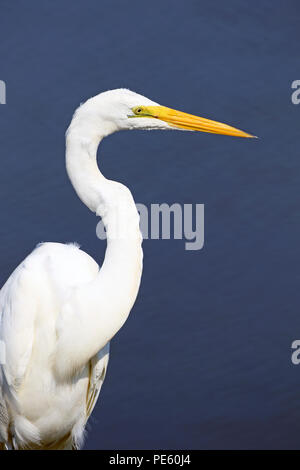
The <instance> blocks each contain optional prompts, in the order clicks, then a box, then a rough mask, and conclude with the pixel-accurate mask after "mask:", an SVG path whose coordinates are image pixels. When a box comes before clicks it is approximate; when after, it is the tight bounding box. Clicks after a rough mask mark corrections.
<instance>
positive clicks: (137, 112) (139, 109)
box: [132, 106, 145, 116]
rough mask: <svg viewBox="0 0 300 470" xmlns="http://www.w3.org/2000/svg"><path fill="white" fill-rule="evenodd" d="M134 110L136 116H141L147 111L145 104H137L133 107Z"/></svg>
mask: <svg viewBox="0 0 300 470" xmlns="http://www.w3.org/2000/svg"><path fill="white" fill-rule="evenodd" d="M132 111H133V112H134V114H135V115H136V116H139V115H143V114H144V113H145V108H144V106H136V107H135V108H132Z"/></svg>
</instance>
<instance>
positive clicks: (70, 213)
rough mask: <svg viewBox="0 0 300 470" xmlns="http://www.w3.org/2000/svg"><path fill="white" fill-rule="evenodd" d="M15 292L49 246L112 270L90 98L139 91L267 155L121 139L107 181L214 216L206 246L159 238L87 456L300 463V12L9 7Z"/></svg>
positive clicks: (122, 335) (3, 200) (106, 146)
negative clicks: (74, 123)
mask: <svg viewBox="0 0 300 470" xmlns="http://www.w3.org/2000/svg"><path fill="white" fill-rule="evenodd" d="M0 8H1V17H0V79H2V80H5V81H6V83H7V104H6V105H5V106H4V105H1V106H0V129H1V131H0V153H1V172H0V211H1V226H0V260H1V263H0V282H1V284H2V283H3V282H4V281H5V280H6V278H7V277H8V276H9V275H10V273H11V272H12V270H13V269H14V267H15V266H16V265H18V264H19V262H20V261H21V260H22V259H23V258H24V257H25V256H26V255H27V254H28V253H29V252H30V251H31V250H32V249H33V248H34V246H35V245H36V244H37V243H38V242H40V241H60V242H69V241H77V242H79V243H80V244H81V246H82V249H84V250H85V251H87V252H88V253H89V254H91V255H92V256H93V257H94V258H95V259H96V260H97V261H98V262H100V263H101V259H102V257H103V253H104V248H105V243H104V242H103V241H100V240H98V239H97V238H96V235H95V227H96V223H97V219H96V218H95V217H94V215H93V214H92V213H89V211H88V210H87V209H86V208H85V207H84V206H83V204H82V203H81V202H80V201H79V200H78V198H77V196H76V194H75V192H74V191H73V189H72V187H71V184H70V183H69V182H68V179H67V175H66V172H65V163H64V132H65V129H66V128H67V126H68V123H69V121H70V119H71V116H72V113H73V111H74V109H75V108H76V107H77V106H78V104H79V103H80V102H81V101H84V100H85V99H87V98H89V97H90V96H92V95H95V94H97V93H99V92H101V91H104V90H106V89H110V88H118V87H128V88H130V89H132V90H134V91H137V92H139V93H142V94H144V95H146V96H147V97H149V98H151V99H153V100H155V101H158V102H160V103H161V104H165V105H167V106H171V107H173V108H177V109H182V110H185V111H187V112H191V113H195V114H199V115H202V116H205V117H210V118H213V119H216V120H219V121H224V122H226V123H228V124H232V125H235V126H237V127H240V128H242V129H245V130H247V131H249V132H253V133H255V134H256V135H258V136H259V137H260V139H259V140H246V139H245V140H244V139H234V138H231V137H224V136H215V135H209V134H198V133H183V132H177V133H176V132H170V133H167V132H165V133H164V132H151V133H150V132H127V133H126V132H123V133H119V134H116V135H114V136H113V137H111V138H109V139H106V140H105V141H104V142H103V144H102V146H101V152H100V153H101V156H100V157H99V161H100V160H101V162H100V165H101V168H102V171H103V173H104V174H105V175H106V176H108V177H110V178H113V179H116V180H119V181H121V182H123V183H125V184H126V185H128V186H129V187H130V188H131V190H132V192H133V194H134V197H135V199H136V201H138V202H141V203H144V204H151V203H161V202H167V203H169V204H172V203H174V202H179V203H204V204H205V247H204V249H203V250H201V251H198V252H192V251H190V252H188V251H185V249H184V241H180V240H176V241H174V240H169V241H168V240H165V241H157V240H153V241H145V242H144V253H145V260H144V261H145V264H144V274H143V281H142V286H141V290H140V294H139V297H138V300H137V302H136V305H135V307H134V309H133V310H132V313H131V315H130V317H129V319H128V321H127V323H126V324H125V326H124V327H123V328H122V330H121V331H120V332H119V334H118V335H117V336H116V337H115V339H114V340H113V341H112V348H111V351H112V352H111V359H110V364H109V370H108V374H107V378H106V382H105V385H104V387H103V389H102V393H101V398H100V401H99V402H98V405H97V408H96V411H95V412H94V414H93V418H92V420H91V422H90V426H89V428H90V432H89V434H88V437H87V441H86V448H101V449H104V448H107V449H126V448H133V449H138V448H144V449H146V448H162V449H163V448H201V449H216V448H218V449H223V448H225V449H227V448H235V449H240V448H299V433H300V366H298V368H297V366H295V365H293V364H292V363H291V343H292V341H293V340H294V339H299V338H300V314H299V305H300V291H299V281H300V265H299V260H300V247H299V238H300V213H299V175H300V158H299V117H300V106H295V105H293V104H292V102H291V93H292V90H291V83H292V81H293V80H296V79H300V71H299V14H300V5H299V2H298V1H297V0H287V1H276V0H272V1H271V0H270V1H267V0H263V1H259V2H258V1H257V2H248V1H242V0H230V1H227V2H223V1H209V2H207V1H200V0H198V1H196V0H187V1H185V2H179V1H174V0H173V1H171V0H164V1H155V0H152V1H151V2H147V1H137V0H131V1H130V2H129V1H124V0H122V1H121V0H118V1H114V0H102V1H96V0H84V1H74V0H72V1H70V0H64V1H61V2H59V1H53V0H52V1H48V0H44V1H43V2H40V1H33V0H31V1H26V2H23V1H8V0H1V4H0Z"/></svg>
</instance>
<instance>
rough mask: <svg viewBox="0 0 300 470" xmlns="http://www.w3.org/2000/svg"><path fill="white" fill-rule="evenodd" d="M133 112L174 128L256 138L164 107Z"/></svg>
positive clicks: (153, 107) (146, 108)
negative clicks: (158, 120)
mask: <svg viewBox="0 0 300 470" xmlns="http://www.w3.org/2000/svg"><path fill="white" fill-rule="evenodd" d="M134 112H135V114H136V116H137V117H138V116H140V117H152V118H156V119H160V120H161V121H165V122H167V123H168V124H170V125H171V126H172V127H174V128H179V129H188V130H191V131H201V132H209V133H212V134H224V135H232V136H235V137H250V138H253V137H256V136H254V135H251V134H248V133H247V132H244V131H241V130H240V129H236V128H235V127H231V126H228V125H227V124H223V123H222V122H217V121H211V120H210V119H205V118H202V117H198V116H193V115H192V114H187V113H183V112H181V111H176V110H175V109H171V108H167V107H165V106H142V107H140V108H135V109H134Z"/></svg>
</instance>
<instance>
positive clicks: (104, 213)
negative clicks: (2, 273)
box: [0, 89, 253, 449]
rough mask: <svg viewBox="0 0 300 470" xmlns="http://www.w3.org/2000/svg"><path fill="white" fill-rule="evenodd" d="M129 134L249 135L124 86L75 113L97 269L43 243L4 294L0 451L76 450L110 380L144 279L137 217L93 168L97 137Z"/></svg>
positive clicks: (84, 257) (77, 171) (77, 159)
mask: <svg viewBox="0 0 300 470" xmlns="http://www.w3.org/2000/svg"><path fill="white" fill-rule="evenodd" d="M124 129H182V130H184V129H186V130H193V131H203V132H210V133H215V134H226V135H232V136H237V137H253V136H251V135H250V134H247V133H245V132H243V131H241V130H238V129H235V128H233V127H230V126H227V125H225V124H222V123H218V122H215V121H211V120H208V119H204V118H200V117H196V116H192V115H190V114H186V113H182V112H179V111H175V110H172V109H170V108H166V107H164V106H160V105H159V104H158V103H155V102H153V101H151V100H149V99H147V98H145V97H144V96H141V95H139V94H136V93H134V92H132V91H129V90H127V89H118V90H110V91H107V92H104V93H101V94H99V95H97V96H95V97H93V98H91V99H89V100H88V101H87V102H86V103H84V104H83V105H81V106H80V107H79V108H78V109H77V111H76V112H75V114H74V116H73V119H72V122H71V124H70V127H69V129H68V130H67V134H66V166H67V172H68V175H69V178H70V180H71V182H72V184H73V186H74V189H75V191H76V192H77V194H78V196H79V198H80V199H81V200H82V201H83V202H84V204H85V205H86V206H87V207H88V208H89V209H90V210H91V211H93V212H95V213H96V214H97V215H99V216H101V217H102V219H103V223H104V226H105V228H106V231H107V249H106V254H105V259H104V262H103V264H102V267H101V269H99V266H98V264H97V263H96V262H95V261H94V260H93V259H92V258H91V257H90V256H89V255H88V254H86V253H84V252H83V251H81V250H80V249H79V248H78V247H77V246H76V245H72V244H71V245H64V244H60V243H43V244H41V245H39V246H38V247H37V248H36V249H35V250H34V251H33V252H32V253H31V254H30V255H29V256H28V257H27V258H26V259H25V260H24V261H23V262H22V263H21V264H20V265H19V267H17V269H16V270H15V271H14V272H13V274H12V275H11V276H10V278H9V279H8V281H7V282H6V283H5V285H4V286H3V288H2V290H1V292H0V340H1V341H2V343H1V344H2V346H3V349H4V353H3V354H2V356H3V357H2V364H1V366H0V448H2V449H72V448H73V449H78V448H80V446H81V445H82V442H83V436H84V429H85V425H86V423H87V420H88V418H89V416H90V414H91V412H92V410H93V408H94V406H95V403H96V401H97V398H98V395H99V392H100V389H101V386H102V383H103V381H104V377H105V373H106V368H107V364H108V358H109V341H110V340H111V338H112V337H113V336H114V335H115V334H116V333H117V331H118V330H119V329H120V328H121V326H122V325H123V323H124V322H125V320H126V319H127V317H128V314H129V312H130V310H131V308H132V306H133V304H134V301H135V299H136V296H137V293H138V289H139V284H140V279H141V273H142V257H143V254H142V248H141V242H142V236H141V233H140V230H139V215H138V212H137V210H136V206H135V203H134V200H133V197H132V195H131V192H130V191H129V189H128V188H127V187H126V186H124V185H123V184H120V183H118V182H115V181H110V180H108V179H106V178H105V177H104V176H103V175H102V173H101V172H100V171H99V169H98V166H97V148H98V145H99V143H100V141H101V140H102V139H103V138H104V137H106V136H108V135H109V134H112V133H113V132H116V131H119V130H124Z"/></svg>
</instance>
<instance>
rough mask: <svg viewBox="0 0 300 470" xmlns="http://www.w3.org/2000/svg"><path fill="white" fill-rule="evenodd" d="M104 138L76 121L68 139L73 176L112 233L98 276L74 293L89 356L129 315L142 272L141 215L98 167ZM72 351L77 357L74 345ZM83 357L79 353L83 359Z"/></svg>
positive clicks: (79, 190) (124, 190)
mask: <svg viewBox="0 0 300 470" xmlns="http://www.w3.org/2000/svg"><path fill="white" fill-rule="evenodd" d="M106 134H107V133H106ZM102 137H103V135H101V132H100V133H99V132H98V131H97V132H93V131H92V130H91V129H90V128H89V127H88V126H86V127H84V126H82V125H81V124H80V125H78V126H77V125H76V123H75V125H71V127H70V129H69V131H68V133H67V139H66V166H67V171H68V175H69V177H70V180H71V182H72V184H73V186H74V189H75V191H76V192H77V194H78V196H79V198H80V199H81V200H82V201H83V202H84V204H86V206H87V207H89V209H91V210H92V211H93V212H95V213H96V214H97V215H99V216H101V217H102V221H103V223H104V226H105V229H106V233H107V249H106V253H105V259H104V262H103V265H102V267H101V269H100V271H99V273H98V275H97V276H96V278H95V280H94V281H93V282H91V283H88V284H87V285H84V286H81V287H79V288H78V289H77V290H76V293H75V295H74V296H73V300H74V304H75V305H76V308H78V305H80V308H81V310H80V312H77V314H78V318H80V317H82V319H83V321H82V324H80V327H79V328H78V331H79V332H80V336H79V337H78V339H77V341H76V339H74V341H76V344H78V343H80V344H82V348H83V349H84V350H85V356H86V359H88V358H89V357H92V356H93V355H94V354H96V352H97V351H98V350H99V349H101V348H102V347H103V346H104V345H105V344H106V343H107V341H109V340H110V339H111V338H112V337H113V336H114V334H115V333H116V332H117V331H118V330H119V329H120V328H121V326H122V325H123V323H124V322H125V320H126V319H127V316H128V314H129V312H130V310H131V308H132V306H133V304H134V301H135V299H136V296H137V293H138V289H139V284H140V279H141V273H142V257H143V253H142V248H141V242H142V236H141V233H140V229H139V214H138V212H137V209H136V206H135V203H134V200H133V197H132V195H131V193H130V191H129V189H128V188H126V187H125V186H124V185H122V184H120V183H117V182H114V181H110V180H108V179H106V178H105V177H104V176H103V175H102V173H101V172H100V170H99V168H98V165H97V149H98V145H99V143H100V141H101V139H102ZM82 319H81V320H82ZM84 319H85V320H84ZM73 321H74V320H73ZM75 321H77V320H75ZM72 330H73V331H74V328H73V329H72ZM78 348H80V347H79V346H78ZM80 349H81V348H80ZM72 355H73V357H74V360H75V362H76V358H75V356H74V350H73V352H72ZM83 356H84V354H81V356H78V357H80V360H81V362H82V358H83Z"/></svg>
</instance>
